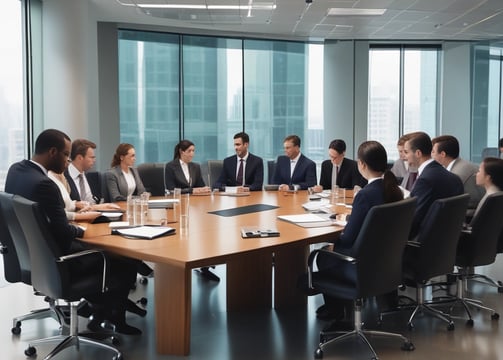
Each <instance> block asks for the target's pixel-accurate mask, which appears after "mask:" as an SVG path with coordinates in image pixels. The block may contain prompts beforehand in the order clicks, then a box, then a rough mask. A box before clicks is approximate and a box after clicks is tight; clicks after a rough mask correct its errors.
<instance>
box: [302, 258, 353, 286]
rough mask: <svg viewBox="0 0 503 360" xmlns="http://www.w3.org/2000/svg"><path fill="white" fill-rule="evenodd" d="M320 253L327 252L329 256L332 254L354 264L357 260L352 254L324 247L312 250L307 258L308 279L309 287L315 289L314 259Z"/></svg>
mask: <svg viewBox="0 0 503 360" xmlns="http://www.w3.org/2000/svg"><path fill="white" fill-rule="evenodd" d="M319 253H325V254H327V255H328V256H332V257H334V258H337V259H339V260H343V261H346V262H349V263H352V264H356V261H357V260H356V259H355V258H353V257H351V256H348V255H344V254H341V253H338V252H335V251H329V250H323V249H318V250H314V251H313V252H311V254H309V258H308V259H307V281H308V286H309V289H313V263H314V259H315V258H316V256H317V255H318V254H319Z"/></svg>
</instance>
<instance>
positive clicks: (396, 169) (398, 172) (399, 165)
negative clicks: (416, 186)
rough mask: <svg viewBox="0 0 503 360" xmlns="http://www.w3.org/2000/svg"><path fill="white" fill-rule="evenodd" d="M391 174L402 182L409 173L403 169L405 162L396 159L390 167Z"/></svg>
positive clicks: (406, 169)
mask: <svg viewBox="0 0 503 360" xmlns="http://www.w3.org/2000/svg"><path fill="white" fill-rule="evenodd" d="M391 172H392V173H393V174H395V176H396V177H397V178H398V179H400V180H402V179H403V178H404V177H405V175H407V174H408V173H409V170H408V168H406V167H405V161H404V160H403V159H397V160H396V161H395V162H394V163H393V166H392V167H391Z"/></svg>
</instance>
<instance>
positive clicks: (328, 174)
mask: <svg viewBox="0 0 503 360" xmlns="http://www.w3.org/2000/svg"><path fill="white" fill-rule="evenodd" d="M333 167H334V164H333V163H332V161H331V160H325V161H323V162H322V163H321V175H320V185H321V186H323V189H331V188H332V169H333ZM366 184H367V180H365V178H364V177H363V176H362V175H361V174H360V171H358V164H357V163H356V161H354V160H351V159H347V158H344V159H342V163H341V165H340V166H339V172H338V173H337V185H338V186H339V187H341V188H345V189H352V188H354V187H355V185H358V186H360V187H364V186H365V185H366Z"/></svg>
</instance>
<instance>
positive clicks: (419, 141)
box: [407, 131, 433, 156]
mask: <svg viewBox="0 0 503 360" xmlns="http://www.w3.org/2000/svg"><path fill="white" fill-rule="evenodd" d="M409 136H410V137H409V140H407V141H408V142H409V146H410V149H411V150H412V151H416V150H419V151H421V153H423V155H428V156H431V149H432V148H433V145H432V144H431V138H430V136H429V135H428V134H427V133H425V132H422V131H417V132H413V133H409Z"/></svg>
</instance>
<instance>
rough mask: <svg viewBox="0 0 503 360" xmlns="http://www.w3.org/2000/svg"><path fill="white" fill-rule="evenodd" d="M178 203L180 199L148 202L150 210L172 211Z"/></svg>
mask: <svg viewBox="0 0 503 360" xmlns="http://www.w3.org/2000/svg"><path fill="white" fill-rule="evenodd" d="M177 202H178V199H154V200H149V201H148V207H149V208H150V209H167V208H170V209H171V208H173V204H174V203H177Z"/></svg>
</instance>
